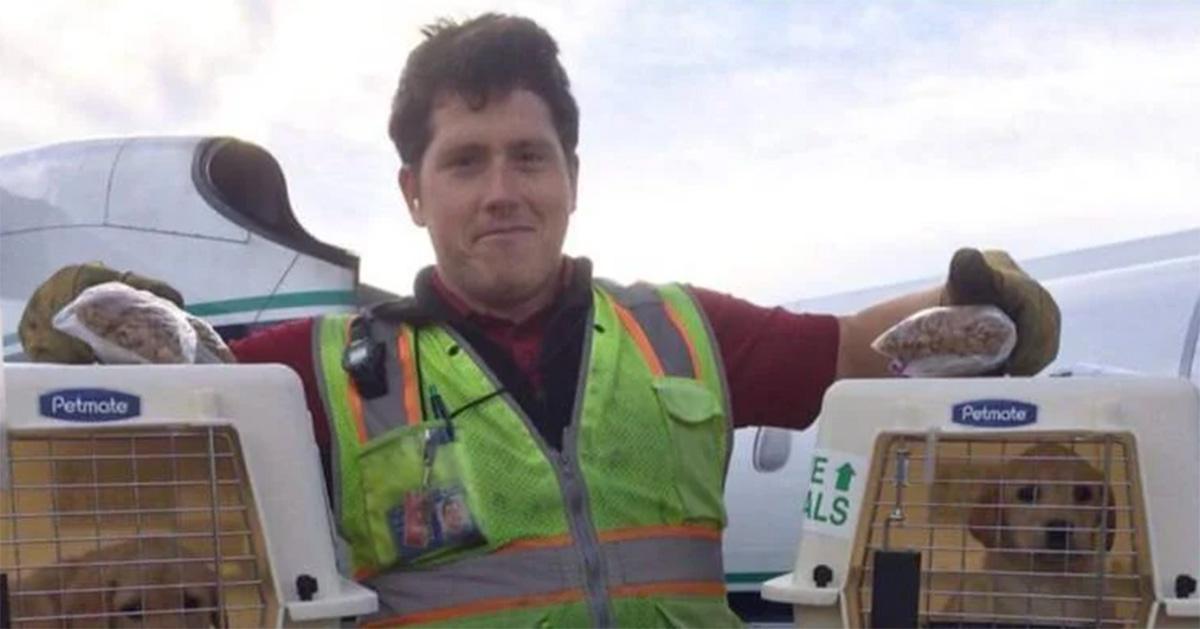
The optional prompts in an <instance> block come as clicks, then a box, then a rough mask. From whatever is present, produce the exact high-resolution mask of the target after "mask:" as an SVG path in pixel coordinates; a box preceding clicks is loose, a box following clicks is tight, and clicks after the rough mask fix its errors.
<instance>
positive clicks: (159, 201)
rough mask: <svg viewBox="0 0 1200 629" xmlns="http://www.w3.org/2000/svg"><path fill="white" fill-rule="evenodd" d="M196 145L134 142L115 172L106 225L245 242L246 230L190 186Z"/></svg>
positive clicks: (119, 161) (128, 146) (118, 163)
mask: <svg viewBox="0 0 1200 629" xmlns="http://www.w3.org/2000/svg"><path fill="white" fill-rule="evenodd" d="M194 147H195V143H194V141H187V142H181V141H179V140H177V139H168V140H134V141H133V142H131V143H129V144H128V145H127V146H126V148H125V150H124V151H122V153H121V156H120V158H119V159H118V161H117V164H116V166H115V168H114V170H113V177H112V186H111V191H110V193H109V203H108V220H107V222H108V224H110V225H119V226H122V227H133V228H142V229H151V230H155V231H165V232H172V233H178V234H186V235H191V236H197V237H201V238H218V239H221V240H234V241H245V240H246V239H247V238H248V237H249V234H248V233H247V231H246V229H244V228H242V227H241V226H239V225H237V224H236V223H232V222H230V221H229V220H228V219H227V218H225V217H224V216H222V215H221V214H220V213H219V212H214V211H213V209H212V208H211V207H210V206H209V204H208V203H206V202H205V199H204V198H203V197H202V196H200V195H199V194H197V192H196V188H195V185H194V184H193V182H192V177H191V172H192V160H193V155H194V151H195V148H194Z"/></svg>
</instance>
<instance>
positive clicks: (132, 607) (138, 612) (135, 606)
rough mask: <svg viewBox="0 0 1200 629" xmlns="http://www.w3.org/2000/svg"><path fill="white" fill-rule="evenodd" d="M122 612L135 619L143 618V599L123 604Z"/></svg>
mask: <svg viewBox="0 0 1200 629" xmlns="http://www.w3.org/2000/svg"><path fill="white" fill-rule="evenodd" d="M121 614H122V615H125V616H128V617H130V618H132V619H134V620H141V619H142V602H141V601H133V602H132V603H125V604H124V605H122V606H121Z"/></svg>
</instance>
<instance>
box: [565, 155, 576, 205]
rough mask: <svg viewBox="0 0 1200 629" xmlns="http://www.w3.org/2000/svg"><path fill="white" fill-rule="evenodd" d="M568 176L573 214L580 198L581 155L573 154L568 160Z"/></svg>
mask: <svg viewBox="0 0 1200 629" xmlns="http://www.w3.org/2000/svg"><path fill="white" fill-rule="evenodd" d="M567 168H568V169H569V170H568V172H567V176H568V177H570V179H571V213H572V214H574V213H575V203H576V201H577V200H578V198H579V154H578V153H572V154H571V156H570V157H568V158H567Z"/></svg>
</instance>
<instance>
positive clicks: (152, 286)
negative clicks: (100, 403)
mask: <svg viewBox="0 0 1200 629" xmlns="http://www.w3.org/2000/svg"><path fill="white" fill-rule="evenodd" d="M105 282H122V283H125V284H127V285H129V286H132V287H134V288H138V289H141V290H146V291H150V292H152V293H154V294H155V295H158V296H159V297H162V298H164V299H167V300H169V301H171V302H173V303H174V304H175V305H176V306H179V307H180V308H182V307H183V296H182V295H180V294H179V291H177V290H175V289H174V288H172V287H171V286H170V285H169V284H167V283H166V282H162V281H159V280H156V279H152V278H149V277H145V276H142V275H138V274H136V273H133V272H130V271H126V272H124V273H122V272H120V271H117V270H114V269H110V268H108V267H107V266H104V265H103V264H102V263H100V262H89V263H87V264H72V265H70V266H66V267H63V268H61V269H59V270H58V271H56V272H55V273H54V275H51V276H50V278H49V279H47V280H46V281H45V282H42V284H41V286H38V287H37V290H35V291H34V292H33V295H32V296H31V297H30V298H29V303H27V304H26V305H25V312H24V313H22V315H21V323H20V324H19V325H18V327H17V333H18V334H19V335H20V337H21V345H22V346H23V347H24V348H25V355H26V356H28V357H29V359H30V360H32V361H34V362H50V363H76V364H86V363H94V362H96V355H95V354H94V353H93V352H92V350H91V348H90V347H88V345H87V343H84V342H83V341H80V340H79V339H76V338H74V337H71V336H69V335H67V334H63V333H62V332H59V331H58V330H56V329H54V325H53V324H52V321H53V320H54V315H56V314H58V311H59V310H61V309H62V307H63V306H66V305H67V304H69V303H71V302H72V301H73V300H74V299H75V298H76V297H78V296H79V294H80V293H82V292H83V291H84V290H86V289H88V288H90V287H92V286H95V285H97V284H103V283H105Z"/></svg>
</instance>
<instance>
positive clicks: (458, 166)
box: [400, 89, 576, 309]
mask: <svg viewBox="0 0 1200 629" xmlns="http://www.w3.org/2000/svg"><path fill="white" fill-rule="evenodd" d="M430 127H431V130H432V138H431V140H430V143H429V147H428V148H427V149H426V151H425V155H424V156H423V158H422V160H421V163H420V166H419V170H417V171H414V170H412V169H410V168H408V167H405V168H403V169H402V170H401V171H400V185H401V188H402V189H403V190H404V195H405V199H406V201H408V205H409V210H410V212H411V214H412V219H413V222H415V223H416V224H417V225H420V226H422V227H427V228H428V229H429V235H430V238H431V240H432V241H433V249H434V252H435V254H436V255H437V265H438V271H439V272H440V273H441V275H442V277H443V279H444V280H445V281H446V282H447V283H449V284H450V286H451V287H452V288H454V289H456V290H457V291H458V292H460V293H462V294H463V296H464V297H466V298H467V299H468V300H470V301H473V302H476V303H477V304H482V305H484V306H487V307H489V308H495V309H503V308H511V307H513V306H515V305H519V304H522V303H525V302H526V301H528V300H531V299H534V298H535V297H536V296H538V295H540V294H542V291H547V290H553V289H554V287H555V286H556V284H555V282H556V281H557V279H558V274H557V272H558V269H559V267H560V264H561V261H562V245H563V239H564V238H565V237H566V233H567V219H568V217H569V215H570V214H571V212H572V211H573V210H574V209H575V175H576V165H575V162H574V161H573V159H568V157H567V156H566V155H565V154H564V152H563V148H562V144H561V143H560V142H559V139H558V134H557V133H556V131H555V128H554V123H553V118H552V117H551V114H550V110H549V108H548V107H547V106H546V104H545V103H544V102H543V101H542V99H541V98H539V97H538V96H537V95H535V94H533V93H532V92H529V91H527V90H523V89H515V90H513V91H512V92H510V93H509V94H507V95H504V96H500V97H497V96H495V95H493V97H492V98H489V99H488V103H487V106H486V107H484V108H483V109H481V110H478V111H474V110H472V109H470V108H469V107H468V106H467V104H466V102H464V101H463V99H462V98H461V97H459V96H458V95H457V94H451V93H445V94H443V95H442V96H441V97H440V98H439V99H437V100H436V101H435V104H434V108H433V111H432V114H431V116H430Z"/></svg>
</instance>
